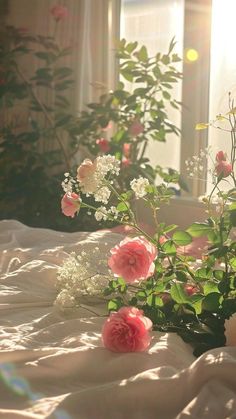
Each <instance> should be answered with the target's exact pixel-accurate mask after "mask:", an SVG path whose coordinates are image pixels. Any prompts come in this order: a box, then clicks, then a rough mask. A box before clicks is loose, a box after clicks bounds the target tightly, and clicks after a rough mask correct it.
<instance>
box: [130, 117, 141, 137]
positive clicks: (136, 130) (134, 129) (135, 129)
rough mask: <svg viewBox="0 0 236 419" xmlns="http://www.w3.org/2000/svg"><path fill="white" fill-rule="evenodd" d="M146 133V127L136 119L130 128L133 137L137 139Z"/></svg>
mask: <svg viewBox="0 0 236 419" xmlns="http://www.w3.org/2000/svg"><path fill="white" fill-rule="evenodd" d="M143 131H144V126H143V124H141V122H140V121H139V120H138V119H134V121H133V122H132V124H131V125H130V127H129V133H130V135H132V137H137V135H139V134H141V133H142V132H143Z"/></svg>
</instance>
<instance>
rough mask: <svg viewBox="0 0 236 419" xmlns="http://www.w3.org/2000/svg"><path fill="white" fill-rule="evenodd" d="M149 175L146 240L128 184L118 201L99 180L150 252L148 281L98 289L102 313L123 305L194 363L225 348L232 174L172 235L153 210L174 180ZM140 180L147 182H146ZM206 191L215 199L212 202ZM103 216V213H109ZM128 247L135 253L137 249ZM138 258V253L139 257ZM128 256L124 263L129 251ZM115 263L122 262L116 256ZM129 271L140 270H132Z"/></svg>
mask: <svg viewBox="0 0 236 419" xmlns="http://www.w3.org/2000/svg"><path fill="white" fill-rule="evenodd" d="M122 46H123V52H122V57H123V58H128V56H129V54H130V51H131V52H135V51H136V48H137V44H136V43H135V44H128V46H127V45H126V44H125V42H124V41H122ZM136 55H137V56H138V58H139V60H140V62H141V64H140V65H148V63H149V58H148V55H147V52H146V50H145V48H141V49H138V50H137V51H136ZM158 60H161V61H162V62H165V63H167V62H168V59H167V57H166V56H165V57H161V56H160V55H158ZM125 68H126V67H125ZM133 69H134V65H132V66H131V67H130V68H129V77H131V75H132V77H133V79H135V77H136V73H134V74H133ZM126 71H128V69H126ZM233 110H234V112H231V114H230V115H232V116H230V118H233V121H232V120H231V119H229V123H230V127H231V129H229V131H230V133H231V141H232V150H231V160H230V165H231V167H232V168H233V167H234V165H235V160H236V158H235V149H236V133H235V129H234V127H235V124H236V116H235V115H236V114H235V108H233ZM198 129H199V128H198ZM221 157H222V158H223V159H225V160H223V161H225V164H228V162H227V160H226V155H225V154H224V153H220V155H216V163H215V164H216V165H217V164H218V163H219V160H218V159H219V158H221ZM155 172H157V173H158V174H159V176H160V177H161V178H162V180H163V182H162V183H160V184H159V185H158V186H156V185H154V184H153V183H151V181H150V183H149V184H148V186H146V184H147V183H148V182H147V179H144V180H145V182H144V186H143V191H142V196H143V203H144V204H145V205H146V206H149V207H150V209H151V210H152V212H153V214H154V220H155V226H156V229H155V231H154V232H153V234H152V235H150V234H148V233H147V232H146V231H144V230H143V229H142V228H141V227H140V225H139V224H138V222H137V219H136V216H135V214H134V213H133V211H132V205H131V204H132V200H133V198H134V197H135V193H136V190H135V188H134V189H133V188H132V186H133V185H132V184H131V188H132V191H130V190H129V189H128V190H127V189H125V188H124V189H123V190H122V193H121V194H120V193H119V191H118V190H116V188H115V186H113V185H114V183H115V182H114V183H112V184H110V181H112V182H113V179H112V178H110V177H109V179H104V185H106V186H107V187H108V188H110V190H111V193H112V194H113V198H114V199H115V200H116V209H117V210H118V212H117V218H116V219H117V221H118V222H119V223H121V224H122V223H123V224H125V225H128V226H131V227H132V228H133V229H134V230H136V234H137V235H142V236H144V237H145V238H146V240H147V241H148V242H149V245H151V244H152V245H154V246H155V247H156V249H157V258H156V259H155V269H154V272H153V274H151V275H150V276H148V275H147V277H146V278H145V279H141V280H140V277H138V276H137V280H136V281H133V282H131V283H130V278H129V281H127V282H126V281H125V279H124V278H123V279H122V278H118V279H114V280H111V281H110V283H109V285H108V287H107V288H106V289H105V290H104V295H105V296H106V297H108V299H109V303H108V309H109V311H110V312H112V311H117V310H119V308H120V307H122V306H127V305H129V306H135V307H138V308H139V309H141V310H143V312H144V314H145V315H146V316H147V317H149V318H150V319H151V320H152V322H153V327H154V330H159V331H165V332H170V331H171V332H176V333H178V334H179V335H180V336H181V337H182V338H183V339H184V340H185V341H186V342H188V343H190V344H191V345H192V346H193V349H194V354H195V355H196V356H199V355H201V354H202V353H203V352H205V351H207V350H209V349H212V348H216V347H220V346H223V345H225V341H226V339H225V334H224V332H225V330H224V324H225V320H226V319H229V318H230V316H232V315H233V314H235V313H236V242H235V233H234V229H235V225H236V222H235V212H236V178H235V174H234V171H233V170H232V171H230V172H229V173H227V174H224V173H223V175H222V176H219V175H217V173H215V176H214V177H213V185H212V191H211V193H210V195H209V196H207V197H205V199H204V202H205V204H206V214H207V219H206V220H205V221H204V222H194V223H193V224H191V225H190V226H189V227H188V228H187V229H186V231H184V230H178V229H177V225H175V224H171V225H166V224H165V223H163V222H159V218H158V209H159V206H160V204H161V203H162V202H169V200H170V197H171V195H172V191H171V188H170V187H169V183H170V182H173V181H175V180H176V181H177V180H178V179H179V175H178V174H177V173H176V172H175V171H172V170H171V169H169V170H163V169H162V168H161V167H157V168H156V169H155ZM224 177H227V178H228V179H227V180H228V183H229V185H232V187H231V186H230V189H229V190H228V191H225V190H223V188H222V187H221V185H222V183H223V180H224ZM147 178H148V180H150V178H149V177H148V176H147ZM78 188H79V185H78ZM214 192H215V193H216V196H214V199H213V194H214ZM139 193H140V191H139ZM215 198H218V200H219V203H220V205H218V207H217V208H216V207H215V204H214V201H215ZM85 201H86V200H85ZM85 201H84V204H83V205H85V206H87V207H88V208H91V209H93V210H96V207H91V206H90V205H89V204H87V203H86V202H85ZM108 205H109V204H108ZM107 210H108V212H109V208H107ZM199 238H201V240H202V244H201V246H202V249H201V255H199V256H198V257H197V256H195V255H194V253H193V255H187V254H184V253H183V247H184V246H189V247H190V246H191V245H192V243H193V244H194V241H195V240H196V239H197V241H198V239H199ZM204 239H205V243H204ZM126 243H127V242H126ZM136 245H137V246H138V244H137V243H136ZM120 246H123V244H120ZM189 247H188V249H187V250H188V252H189ZM126 250H127V249H126ZM185 250H186V249H185ZM142 252H144V253H145V250H142ZM128 254H129V256H131V257H132V246H130V248H129V252H128ZM116 257H118V256H117V254H116ZM147 257H148V256H147ZM199 257H201V260H199ZM136 258H138V252H136V251H135V250H134V258H133V259H132V269H134V267H133V263H134V261H135V260H136ZM122 263H126V258H125V257H124V259H123V255H122ZM139 263H140V261H139ZM137 266H138V267H139V268H140V266H139V264H138V263H137ZM127 269H128V267H127ZM132 272H133V271H132ZM124 275H126V273H125V271H124Z"/></svg>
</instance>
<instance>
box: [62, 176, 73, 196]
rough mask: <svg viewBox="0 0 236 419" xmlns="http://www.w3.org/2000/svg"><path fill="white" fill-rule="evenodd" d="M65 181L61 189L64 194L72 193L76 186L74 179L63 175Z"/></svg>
mask: <svg viewBox="0 0 236 419" xmlns="http://www.w3.org/2000/svg"><path fill="white" fill-rule="evenodd" d="M64 176H65V179H64V180H63V182H62V183H61V186H62V189H63V191H64V192H65V193H72V192H73V190H74V187H75V184H76V181H75V179H73V178H72V177H71V176H70V173H64Z"/></svg>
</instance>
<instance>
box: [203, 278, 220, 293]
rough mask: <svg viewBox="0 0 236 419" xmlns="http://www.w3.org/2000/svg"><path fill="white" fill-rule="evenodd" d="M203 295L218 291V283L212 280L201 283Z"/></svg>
mask: <svg viewBox="0 0 236 419" xmlns="http://www.w3.org/2000/svg"><path fill="white" fill-rule="evenodd" d="M203 292H204V295H208V294H211V293H213V292H217V293H218V292H219V289H218V285H217V284H216V283H215V282H214V281H208V282H206V283H205V284H204V285H203Z"/></svg>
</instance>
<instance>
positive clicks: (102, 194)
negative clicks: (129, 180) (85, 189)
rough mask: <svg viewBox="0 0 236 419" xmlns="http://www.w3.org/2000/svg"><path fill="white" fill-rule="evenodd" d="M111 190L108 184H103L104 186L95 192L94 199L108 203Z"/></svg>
mask: <svg viewBox="0 0 236 419" xmlns="http://www.w3.org/2000/svg"><path fill="white" fill-rule="evenodd" d="M110 195H111V191H110V189H108V187H107V186H103V187H102V188H99V189H98V190H97V191H96V192H95V194H94V199H95V201H96V202H102V203H103V204H107V203H108V199H109V198H110Z"/></svg>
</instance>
